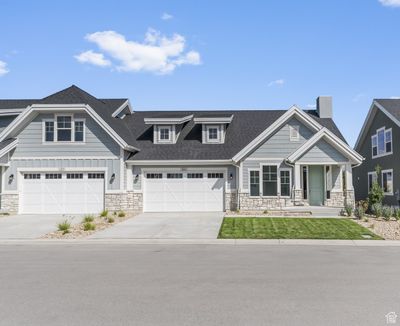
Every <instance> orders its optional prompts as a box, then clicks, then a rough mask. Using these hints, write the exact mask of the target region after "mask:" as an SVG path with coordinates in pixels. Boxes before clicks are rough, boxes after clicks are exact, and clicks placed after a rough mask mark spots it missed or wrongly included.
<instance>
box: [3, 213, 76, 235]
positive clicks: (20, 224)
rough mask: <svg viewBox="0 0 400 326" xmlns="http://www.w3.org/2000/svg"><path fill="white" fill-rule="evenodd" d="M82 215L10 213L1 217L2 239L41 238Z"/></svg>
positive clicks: (74, 221)
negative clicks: (59, 224)
mask: <svg viewBox="0 0 400 326" xmlns="http://www.w3.org/2000/svg"><path fill="white" fill-rule="evenodd" d="M81 218H82V217H81V216H69V215H68V216H67V215H56V214H48V215H36V214H26V215H10V216H2V217H0V240H8V239H21V240H24V239H25V240H30V239H37V238H40V237H41V236H42V235H45V234H46V233H49V232H53V231H56V230H57V224H58V223H60V222H62V221H64V220H66V219H67V220H69V221H70V222H71V223H76V222H79V221H80V220H81Z"/></svg>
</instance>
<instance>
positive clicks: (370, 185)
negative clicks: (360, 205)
mask: <svg viewBox="0 0 400 326" xmlns="http://www.w3.org/2000/svg"><path fill="white" fill-rule="evenodd" d="M370 175H372V181H373V179H374V176H375V179H376V180H378V177H377V175H376V172H375V171H373V172H368V180H367V184H368V193H369V192H370V189H371V187H372V184H370V183H369V176H370Z"/></svg>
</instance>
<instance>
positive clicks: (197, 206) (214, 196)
mask: <svg viewBox="0 0 400 326" xmlns="http://www.w3.org/2000/svg"><path fill="white" fill-rule="evenodd" d="M199 174H201V172H199ZM166 175H167V173H164V174H163V177H164V178H162V179H150V178H145V179H144V210H145V211H148V212H163V211H164V212H178V211H187V212H190V211H222V210H223V194H224V184H225V181H224V179H216V178H214V179H207V178H205V176H207V174H205V173H203V176H204V178H187V177H186V175H187V174H186V173H184V174H183V178H176V179H174V178H171V179H169V178H166V177H165V176H166Z"/></svg>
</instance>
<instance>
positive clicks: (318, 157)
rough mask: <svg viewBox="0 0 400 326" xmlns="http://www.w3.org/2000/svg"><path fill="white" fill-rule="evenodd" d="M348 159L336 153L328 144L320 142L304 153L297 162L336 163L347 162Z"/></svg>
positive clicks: (323, 141)
mask: <svg viewBox="0 0 400 326" xmlns="http://www.w3.org/2000/svg"><path fill="white" fill-rule="evenodd" d="M347 161H348V159H347V158H346V157H344V156H343V155H342V154H341V153H340V152H339V151H337V150H336V149H335V148H334V147H333V146H332V145H330V144H328V143H327V142H326V141H325V140H320V141H319V142H318V143H317V144H316V145H315V146H313V147H312V148H311V149H310V150H309V151H308V152H306V153H305V154H304V155H303V156H302V157H301V158H300V159H299V162H307V163H332V164H334V163H336V162H347Z"/></svg>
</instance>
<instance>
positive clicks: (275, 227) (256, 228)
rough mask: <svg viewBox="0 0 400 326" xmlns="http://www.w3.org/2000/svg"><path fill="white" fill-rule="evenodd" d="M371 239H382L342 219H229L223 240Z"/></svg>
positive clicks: (223, 225) (221, 235) (222, 229)
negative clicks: (366, 236)
mask: <svg viewBox="0 0 400 326" xmlns="http://www.w3.org/2000/svg"><path fill="white" fill-rule="evenodd" d="M363 234H364V235H365V234H368V235H370V236H371V238H370V239H372V240H381V239H382V238H380V237H379V236H377V235H376V234H374V233H372V232H371V231H369V230H368V229H366V228H364V227H362V226H360V225H358V224H357V223H355V222H353V221H351V220H348V219H341V218H271V217H243V218H239V217H238V218H233V217H226V218H224V221H223V223H222V226H221V229H220V231H219V235H218V237H219V238H220V239H331V240H333V239H337V240H365V238H364V237H363V236H362V235H363Z"/></svg>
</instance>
